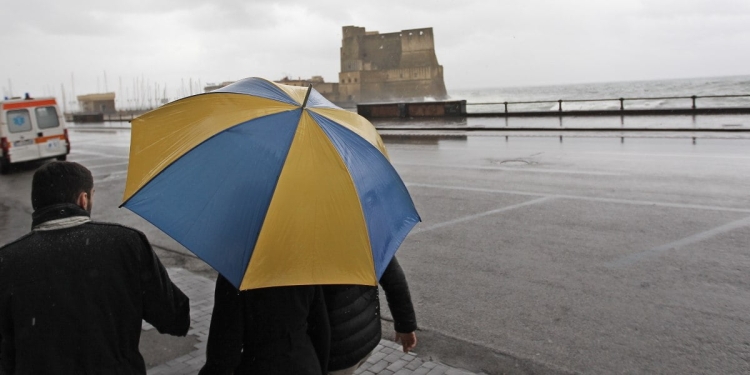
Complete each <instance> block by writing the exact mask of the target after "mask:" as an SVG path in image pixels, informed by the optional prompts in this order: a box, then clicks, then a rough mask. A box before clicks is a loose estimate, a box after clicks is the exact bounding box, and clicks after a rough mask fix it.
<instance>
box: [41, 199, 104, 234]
mask: <svg viewBox="0 0 750 375" xmlns="http://www.w3.org/2000/svg"><path fill="white" fill-rule="evenodd" d="M71 218H75V219H74V220H61V219H71ZM81 219H88V220H85V221H81ZM52 220H54V221H56V222H61V221H63V222H64V221H69V222H71V223H72V222H78V224H83V222H86V221H90V220H91V219H90V214H89V212H88V211H86V210H84V209H83V208H81V207H79V206H77V205H75V204H72V203H61V204H54V205H51V206H47V207H42V208H40V209H38V210H36V211H34V213H33V214H31V228H32V229H35V228H37V227H38V226H39V225H41V224H44V223H47V222H50V221H52Z"/></svg>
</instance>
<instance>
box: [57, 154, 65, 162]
mask: <svg viewBox="0 0 750 375" xmlns="http://www.w3.org/2000/svg"><path fill="white" fill-rule="evenodd" d="M57 160H59V161H65V160H68V155H60V156H58V157H57Z"/></svg>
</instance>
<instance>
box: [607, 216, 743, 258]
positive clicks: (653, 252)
mask: <svg viewBox="0 0 750 375" xmlns="http://www.w3.org/2000/svg"><path fill="white" fill-rule="evenodd" d="M748 225H750V217H746V218H744V219H740V220H736V221H732V222H730V223H727V224H724V225H721V226H718V227H716V228H712V229H709V230H707V231H705V232H700V233H697V234H694V235H692V236H688V237H685V238H682V239H679V240H677V241H674V242H670V243H668V244H664V245H661V246H657V247H654V248H652V249H648V250H645V251H641V252H638V253H634V254H630V255H627V256H624V257H622V258H619V259H616V260H613V261H611V262H608V263H606V264H605V265H606V266H607V267H609V268H623V267H627V266H630V265H632V264H635V263H637V262H638V261H641V260H644V259H647V258H650V257H654V256H657V255H659V254H661V253H663V252H664V251H667V250H670V249H675V250H677V249H680V248H682V247H685V246H687V245H692V244H694V243H697V242H700V241H703V240H707V239H709V238H712V237H716V236H717V235H720V234H723V233H726V232H729V231H731V230H734V229H737V228H742V227H746V226H748Z"/></svg>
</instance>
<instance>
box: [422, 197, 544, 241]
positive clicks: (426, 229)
mask: <svg viewBox="0 0 750 375" xmlns="http://www.w3.org/2000/svg"><path fill="white" fill-rule="evenodd" d="M554 198H555V197H554V196H548V197H542V198H537V199H532V200H530V201H526V202H522V203H518V204H514V205H510V206H507V207H502V208H498V209H494V210H490V211H485V212H481V213H478V214H474V215H468V216H464V217H460V218H457V219H453V220H448V221H444V222H442V223H438V224H433V225H430V226H428V227H422V228H418V229H415V230H413V231H412V232H411V233H412V234H417V233H423V232H429V231H431V230H435V229H440V228H443V227H447V226H449V225H454V224H458V223H463V222H465V221H469V220H474V219H478V218H480V217H485V216H489V215H494V214H497V213H500V212H505V211H510V210H514V209H516V208H521V207H524V206H530V205H532V204H537V203H542V202H545V201H548V200H551V199H554Z"/></svg>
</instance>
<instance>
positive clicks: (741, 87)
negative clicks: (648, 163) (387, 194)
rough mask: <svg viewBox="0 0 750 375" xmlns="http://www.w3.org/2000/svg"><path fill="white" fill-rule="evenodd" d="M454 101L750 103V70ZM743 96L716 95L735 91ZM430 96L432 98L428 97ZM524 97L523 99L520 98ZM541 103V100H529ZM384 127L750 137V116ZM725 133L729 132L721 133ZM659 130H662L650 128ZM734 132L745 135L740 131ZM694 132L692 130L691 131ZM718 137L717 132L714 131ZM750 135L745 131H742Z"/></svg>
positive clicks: (638, 105)
mask: <svg viewBox="0 0 750 375" xmlns="http://www.w3.org/2000/svg"><path fill="white" fill-rule="evenodd" d="M448 94H449V96H450V100H466V102H467V103H466V110H467V112H468V113H500V112H504V110H505V106H504V104H503V102H506V101H507V102H508V112H514V111H515V112H527V111H539V112H553V111H554V112H557V111H558V108H559V107H558V106H559V104H558V100H563V104H562V109H563V111H566V110H607V109H609V110H617V109H620V100H619V99H620V98H623V99H625V100H624V102H623V105H624V108H625V109H668V108H685V109H687V108H691V107H692V105H693V103H692V99H691V97H692V96H696V97H697V99H696V101H695V105H696V107H697V108H717V107H744V108H750V75H745V76H731V77H709V78H690V79H670V80H650V81H630V82H603V83H581V84H567V85H550V86H519V87H496V88H491V87H490V88H477V89H465V90H451V89H450V88H448ZM733 95H738V96H737V97H716V96H733ZM426 99H427V100H430V99H429V98H426ZM519 102H522V103H519ZM528 102H536V103H528ZM372 122H373V124H374V125H375V126H376V127H378V128H409V129H420V128H443V129H461V128H492V129H501V128H514V129H529V130H530V131H536V130H539V129H560V130H564V129H565V128H586V129H614V128H617V129H621V130H635V129H646V130H650V129H659V130H661V129H665V130H680V131H682V130H684V129H695V130H701V131H703V130H728V129H731V130H735V131H736V130H742V131H743V132H744V131H745V130H747V132H744V133H742V134H746V136H748V137H750V115H746V114H711V115H653V116H643V115H637V116H636V115H626V116H593V117H592V116H578V117H576V116H563V117H557V116H554V117H462V118H443V119H435V118H433V119H420V118H409V119H398V120H396V119H388V120H386V119H383V120H378V119H374V120H372ZM721 133H722V136H723V135H727V134H729V132H721ZM650 134H657V133H650ZM734 134H735V135H734V136H738V135H737V134H741V133H738V132H735V133H734ZM690 136H692V135H690ZM713 136H715V135H713ZM739 136H743V137H744V136H745V135H739Z"/></svg>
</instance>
